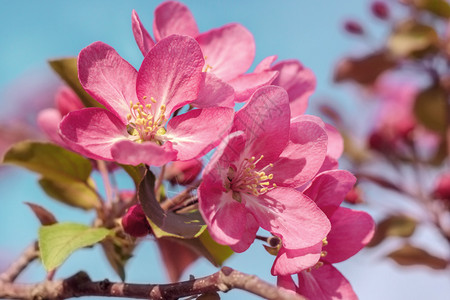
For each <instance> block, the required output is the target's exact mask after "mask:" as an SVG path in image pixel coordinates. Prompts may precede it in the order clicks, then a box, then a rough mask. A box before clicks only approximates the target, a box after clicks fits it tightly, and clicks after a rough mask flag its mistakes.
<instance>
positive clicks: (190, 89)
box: [137, 35, 204, 116]
mask: <svg viewBox="0 0 450 300" xmlns="http://www.w3.org/2000/svg"><path fill="white" fill-rule="evenodd" d="M203 64H204V59H203V55H202V51H201V50H200V47H199V45H198V44H197V42H196V41H195V40H194V39H192V38H190V37H188V36H180V35H171V36H169V37H167V38H165V39H163V40H161V41H159V42H158V43H157V44H156V45H155V46H154V47H153V48H152V49H151V50H150V51H149V52H148V54H147V55H146V56H145V58H144V61H143V62H142V65H141V68H140V69H139V73H138V77H137V96H138V98H139V101H141V103H143V104H151V105H152V108H151V111H152V113H153V115H154V116H159V115H160V109H161V105H165V106H166V112H167V113H168V114H166V116H168V115H170V114H172V112H173V111H174V110H175V109H177V108H180V107H182V106H183V105H185V104H188V103H189V102H192V101H193V100H195V99H196V98H197V95H198V91H199V88H200V85H201V83H202V80H203V76H202V67H203ZM151 97H153V98H154V99H155V100H156V103H152V102H151V101H150V99H151Z"/></svg>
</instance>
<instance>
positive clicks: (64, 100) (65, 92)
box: [55, 86, 84, 116]
mask: <svg viewBox="0 0 450 300" xmlns="http://www.w3.org/2000/svg"><path fill="white" fill-rule="evenodd" d="M55 101H56V107H57V108H58V110H59V112H60V113H61V116H65V115H67V114H68V113H70V112H71V111H74V110H78V109H82V108H84V105H83V103H82V102H81V100H80V98H78V96H77V94H75V92H74V91H73V90H72V89H71V88H69V87H67V86H62V87H61V88H60V89H59V90H58V93H57V94H56V96H55Z"/></svg>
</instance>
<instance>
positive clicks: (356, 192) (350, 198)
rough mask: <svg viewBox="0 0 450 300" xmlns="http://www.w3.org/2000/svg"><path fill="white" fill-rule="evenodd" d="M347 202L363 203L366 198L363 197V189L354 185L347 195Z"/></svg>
mask: <svg viewBox="0 0 450 300" xmlns="http://www.w3.org/2000/svg"><path fill="white" fill-rule="evenodd" d="M344 201H345V202H347V203H350V204H360V203H363V202H364V200H363V199H362V197H361V190H360V189H359V188H357V187H353V188H352V189H351V190H350V191H349V192H348V193H347V195H345V199H344Z"/></svg>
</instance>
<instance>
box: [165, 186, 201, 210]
mask: <svg viewBox="0 0 450 300" xmlns="http://www.w3.org/2000/svg"><path fill="white" fill-rule="evenodd" d="M200 183H201V181H200V180H199V181H196V182H194V183H193V184H192V185H191V186H190V187H188V188H186V189H185V190H184V191H182V192H181V193H179V194H178V195H176V196H175V197H173V198H170V199H166V200H165V201H164V202H162V203H161V208H162V209H163V210H170V209H172V208H173V207H176V206H177V205H180V204H181V203H183V202H184V201H185V200H186V199H188V198H190V197H191V192H192V191H193V190H195V189H196V188H197V187H198V186H199V185H200Z"/></svg>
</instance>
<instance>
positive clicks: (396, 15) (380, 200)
mask: <svg viewBox="0 0 450 300" xmlns="http://www.w3.org/2000/svg"><path fill="white" fill-rule="evenodd" d="M161 2H162V1H145V2H144V1H127V2H123V1H113V0H111V1H76V2H75V1H73V2H69V1H45V2H42V1H40V2H37V1H36V2H29V1H20V0H19V1H1V2H0V3H1V4H2V9H1V11H0V20H1V21H0V22H1V25H2V26H0V70H1V72H0V101H1V107H2V109H0V126H1V127H0V133H1V140H0V151H1V153H2V154H3V152H4V151H5V149H6V147H8V145H9V144H10V143H11V142H13V141H17V140H21V139H23V138H27V137H30V138H37V139H43V135H42V133H40V132H39V130H38V128H37V127H36V114H37V112H38V111H39V110H41V109H43V108H45V107H50V106H53V105H54V104H53V102H54V94H55V92H56V89H57V87H58V86H60V85H61V84H62V83H61V81H60V80H59V79H58V77H57V76H56V75H55V74H54V73H53V71H52V70H51V69H50V67H49V66H48V64H47V60H48V59H52V58H59V57H70V56H76V55H77V54H78V52H79V51H80V50H81V49H82V48H84V47H86V46H87V45H89V44H90V43H92V42H95V41H103V42H105V43H107V44H109V45H111V46H112V47H114V48H115V49H116V50H117V52H118V53H119V54H120V55H121V56H122V57H124V58H125V59H127V60H128V61H129V62H130V63H131V64H133V65H134V66H135V67H136V68H138V66H139V64H140V62H141V60H142V54H141V53H140V51H139V49H138V47H137V46H136V44H135V41H134V38H133V35H132V31H131V11H132V9H135V10H136V11H137V12H138V13H139V16H140V18H141V21H142V22H143V23H144V25H145V26H146V27H147V29H148V30H149V31H151V26H152V22H153V11H154V9H155V7H156V6H157V5H158V4H159V3H161ZM182 2H183V3H185V4H186V5H187V6H188V7H189V8H190V10H191V11H192V13H193V15H194V16H195V18H196V20H197V23H198V26H199V29H200V31H201V32H203V31H206V30H209V29H211V28H215V27H220V26H222V25H224V24H227V23H231V22H238V23H241V24H243V25H244V26H245V27H247V28H248V29H249V30H250V31H251V32H252V33H253V35H254V38H255V41H256V58H255V63H254V66H255V65H256V64H257V63H259V62H260V61H261V60H262V59H263V58H265V57H267V56H269V55H274V54H276V55H278V58H279V60H282V59H288V58H295V59H298V60H300V61H301V62H302V63H303V64H304V65H305V66H307V67H308V68H310V69H312V70H313V72H314V73H315V75H316V77H317V89H316V92H315V93H314V95H313V96H312V97H311V99H310V108H309V110H308V113H313V114H320V115H321V116H323V117H325V118H327V120H328V121H329V122H334V124H335V125H336V126H337V127H338V128H339V129H341V130H344V131H345V133H346V137H347V140H351V143H352V145H353V146H352V147H353V148H352V149H353V150H352V151H353V152H351V151H350V153H349V154H348V155H347V156H348V158H344V159H343V160H342V162H341V168H348V169H350V170H352V171H353V172H358V173H359V174H361V177H359V178H360V181H361V182H360V184H359V188H360V190H362V191H363V192H361V194H360V195H359V197H361V198H362V199H364V200H365V203H363V204H358V206H357V209H362V210H366V211H369V212H370V213H372V214H373V216H374V218H375V219H376V220H377V221H382V220H384V219H386V216H387V215H389V214H390V213H393V212H398V211H407V212H408V216H411V215H412V216H413V218H414V219H415V220H420V222H419V221H417V222H416V221H413V223H421V224H422V223H423V224H422V225H423V226H422V225H421V226H416V227H417V228H415V232H414V235H413V236H412V233H411V234H405V235H404V236H403V237H402V235H399V236H398V237H393V238H389V239H387V240H386V241H384V242H383V243H382V244H380V245H378V246H377V247H373V248H369V249H365V250H363V251H361V252H360V253H359V254H357V255H356V256H355V257H353V258H351V259H350V260H348V261H346V262H344V263H340V264H338V265H337V267H338V269H339V270H340V271H341V272H342V273H343V274H344V275H345V276H346V277H347V278H348V279H349V281H350V282H351V284H352V285H353V288H354V290H355V291H356V293H357V295H359V297H360V299H449V295H450V284H449V283H450V276H449V275H450V274H449V270H448V268H446V266H444V267H439V266H440V265H439V264H438V267H435V268H430V267H429V264H428V266H427V263H423V262H422V263H420V262H419V263H411V264H412V266H399V265H398V264H397V263H396V262H395V261H394V260H393V259H388V258H387V257H386V256H387V255H388V254H389V253H391V252H392V251H395V250H396V249H398V248H399V247H402V245H403V244H404V243H405V236H406V238H407V239H408V242H409V241H411V242H412V243H413V244H414V245H416V246H417V247H418V248H420V249H424V250H426V251H427V253H428V254H430V256H433V257H438V258H440V259H442V260H444V261H445V260H448V258H449V257H450V247H449V243H448V240H447V239H446V238H445V235H444V234H442V231H440V229H439V228H438V227H436V226H435V223H433V222H431V221H430V222H427V221H426V220H427V219H426V218H425V219H421V216H423V214H422V211H421V209H422V206H420V205H415V204H412V203H411V201H409V200H408V199H410V198H411V197H409V196H410V195H409V196H408V195H406V194H405V193H403V192H402V191H400V192H398V191H394V193H392V192H390V191H389V190H391V191H392V190H395V188H396V186H395V185H394V187H391V188H389V186H388V185H389V184H390V183H392V182H387V181H386V182H387V183H386V182H381V184H380V182H379V181H380V179H379V178H375V179H374V178H373V177H374V174H378V175H379V174H382V175H383V176H384V177H386V178H395V176H398V172H397V171H396V169H395V168H394V167H393V165H394V164H395V163H393V162H392V160H389V159H392V157H391V158H389V159H384V158H383V159H381V160H380V161H382V163H380V164H378V165H377V166H373V164H366V165H363V166H362V167H361V164H355V157H354V156H352V155H354V154H355V153H358V151H363V150H364V147H365V146H364V145H365V143H366V141H365V140H364V138H365V136H366V135H367V134H368V133H369V132H370V130H371V127H373V123H376V122H378V121H377V120H378V119H377V118H379V113H375V112H377V111H379V108H378V107H377V105H376V104H375V103H374V102H373V101H372V102H371V101H367V98H371V97H374V96H373V95H374V92H373V91H374V89H371V88H366V87H365V88H362V87H361V84H360V82H358V79H356V80H354V78H355V77H358V76H357V75H355V74H350V75H348V72H347V73H345V68H344V70H343V69H342V61H343V58H344V57H347V56H351V57H364V56H365V55H367V54H369V53H372V52H374V51H375V50H376V49H379V48H382V47H383V43H384V40H385V37H386V36H387V35H388V34H389V33H390V32H391V30H392V28H393V25H392V24H394V23H395V22H396V21H395V20H400V19H402V18H405V16H407V15H408V14H410V13H411V12H410V11H409V10H407V9H405V8H404V7H402V6H401V5H398V4H397V3H396V2H397V1H388V2H387V3H388V4H389V5H390V17H389V20H383V19H382V18H380V17H376V15H374V13H373V12H371V7H370V6H371V3H372V2H370V1H366V0H364V1H362V0H347V1H327V2H325V1H315V2H314V1H296V0H291V1H283V2H274V1H269V0H248V1H245V2H244V1H219V0H209V1H182ZM391 4H392V5H391ZM358 26H361V28H359V27H358ZM441 31H442V30H441ZM439 33H440V34H441V33H442V32H439ZM338 62H340V64H339V66H341V68H340V69H339V68H338V69H336V66H337V65H338ZM347 63H348V61H347ZM379 63H381V62H379V61H376V62H375V64H368V65H366V66H365V67H364V68H365V69H364V68H363V71H361V72H362V73H363V74H366V72H367V73H370V72H372V71H373V69H375V68H376V67H377V66H379ZM254 66H253V67H254ZM347 66H348V64H347ZM433 67H434V65H431V66H430V67H429V68H433ZM437 68H438V69H439V67H437ZM386 69H387V68H386ZM339 72H340V73H339ZM409 72H411V74H414V72H415V71H414V69H412V70H410V71H409ZM350 73H351V72H350ZM416 73H417V71H416ZM405 74H406V75H405ZM411 74H408V73H402V76H401V77H402V78H401V79H399V80H400V82H401V83H398V84H397V83H396V82H397V81H395V80H391V79H387V81H388V85H389V83H392V82H394V86H393V90H396V89H397V88H398V87H399V86H400V85H401V84H403V83H404V81H407V82H409V83H411V82H412V83H417V84H416V86H418V87H420V88H425V87H427V86H428V85H427V84H428V79H427V78H424V77H426V76H414V79H411V80H409V79H408V78H412V77H413V76H412V75H411ZM336 76H337V77H339V76H341V79H342V78H344V79H342V80H338V81H341V82H344V81H346V80H345V79H348V78H350V79H352V78H351V77H352V76H353V77H354V78H353V81H354V82H353V83H346V84H342V83H339V84H337V83H336V82H335V80H334V79H336ZM345 76H347V77H345ZM408 76H409V77H408ZM438 76H439V75H438ZM405 78H406V79H405ZM347 81H352V80H347ZM355 82H356V84H355ZM385 90H386V89H385ZM358 99H366V100H364V101H359V100H358ZM387 109H388V111H390V112H397V111H398V110H397V108H396V107H389V108H387ZM377 114H378V115H377ZM341 119H342V120H341ZM371 124H372V125H371ZM430 139H431V140H433V138H430ZM363 144H364V145H363ZM369 144H370V143H369ZM369 146H371V147H369V148H371V151H375V152H376V151H378V154H375V156H377V155H378V156H380V155H383V154H382V153H385V152H386V151H385V150H386V149H384V148H383V149H375V148H376V147H374V146H373V145H372V144H370V145H369ZM355 149H356V150H355ZM361 149H363V150H361ZM347 150H348V147H347ZM423 151H425V152H426V151H427V150H423ZM380 153H381V154H380ZM394 161H396V162H397V163H398V161H399V159H398V157H395V158H394ZM400 164H401V163H400ZM399 168H400V169H402V171H401V172H402V173H401V174H402V176H401V177H400V179H401V180H400V181H401V183H402V186H407V187H408V186H410V187H411V186H412V187H414V186H415V185H416V183H417V182H416V181H415V180H416V179H415V174H416V173H417V172H416V171H414V170H415V169H414V167H413V166H406V167H405V166H404V165H401V166H400V167H399ZM367 170H371V172H372V173H370V172H367ZM444 171H445V167H444V165H443V163H442V161H441V163H440V164H438V165H437V166H436V167H434V169H433V170H429V171H426V172H425V174H424V175H423V177H422V179H421V183H422V184H423V186H424V188H425V189H428V190H432V189H433V186H434V184H435V182H436V180H437V178H438V177H439V174H441V173H443V172H444ZM118 176H119V179H120V182H121V187H123V188H132V186H133V184H132V182H131V180H129V179H128V178H127V176H126V175H125V174H120V173H119V175H118ZM370 176H372V177H370ZM363 177H364V178H365V179H366V181H362V180H361V179H363ZM384 177H383V178H384ZM377 179H378V184H373V182H374V181H376V180H377ZM397 187H398V186H397ZM386 190H388V191H386ZM0 201H1V208H0V220H2V223H1V225H0V270H1V269H2V268H5V267H6V266H7V265H8V262H10V261H11V260H13V259H14V258H15V257H17V256H18V255H19V254H20V253H21V251H22V250H23V249H24V248H25V247H26V246H27V245H29V244H30V243H32V242H33V241H34V240H35V239H36V237H37V230H38V228H39V223H38V221H37V219H36V218H35V217H34V215H33V214H32V212H31V211H30V209H29V208H28V207H27V206H26V205H24V203H23V202H25V201H26V202H33V203H37V204H40V205H42V206H44V207H46V208H47V209H49V210H50V211H51V212H53V213H54V214H55V215H56V217H57V218H58V220H59V221H75V222H81V223H85V224H89V223H90V222H91V220H92V218H93V217H94V215H93V214H91V215H89V214H86V213H85V212H83V211H81V210H80V211H78V210H76V209H72V208H70V207H67V206H64V205H63V204H60V203H59V202H55V201H52V200H51V199H50V198H49V197H48V196H46V195H45V193H44V192H43V191H42V190H41V189H40V187H39V185H38V183H37V176H36V175H35V174H32V173H29V172H27V171H25V170H23V169H19V168H17V167H10V166H7V167H2V169H1V170H0ZM445 207H446V206H445ZM444 218H447V220H448V214H447V215H446V216H444ZM423 220H424V221H423ZM403 221H404V220H403ZM422 221H423V222H422ZM406 223H408V222H406ZM449 223H450V222H449ZM408 224H409V225H411V222H409V223H408ZM385 235H386V234H385ZM387 235H389V234H387ZM391 235H394V236H395V235H396V234H391ZM146 239H147V240H146V241H145V242H144V243H141V244H140V245H139V247H138V249H137V251H136V252H135V255H134V257H133V258H132V259H130V261H129V262H128V265H127V268H126V275H127V281H129V282H135V283H163V282H167V276H166V273H165V270H164V268H163V266H162V263H161V261H160V256H159V255H160V254H159V252H158V251H157V247H156V244H155V243H154V241H152V239H151V238H150V237H148V238H146ZM417 261H420V258H419V259H418V260H417ZM272 263H273V257H272V256H270V255H269V254H268V253H267V252H266V251H265V250H264V249H263V247H262V246H261V244H257V243H255V244H254V245H253V246H252V247H251V248H250V250H249V251H247V252H245V253H242V254H236V255H233V256H232V257H231V258H230V259H229V260H228V261H226V263H225V265H228V266H230V267H233V268H236V269H238V270H240V271H242V272H246V273H251V274H256V275H258V276H259V277H261V278H263V279H264V280H267V281H269V282H272V283H275V278H274V277H273V276H271V275H270V268H271V266H272ZM441 265H442V264H441ZM434 266H436V265H434ZM78 270H85V271H87V272H88V273H89V274H90V276H91V277H92V278H93V279H95V280H101V279H103V278H109V279H110V280H111V281H116V280H119V278H118V276H117V275H115V273H114V272H113V270H112V268H111V267H110V266H109V265H108V263H107V261H106V259H105V258H104V256H103V254H102V252H101V249H100V248H99V247H98V246H96V247H94V248H92V249H82V250H79V251H77V252H76V253H75V254H73V255H72V256H71V257H70V258H69V259H68V260H67V261H66V262H65V263H64V264H63V265H62V267H61V268H60V269H59V270H58V272H57V273H56V277H58V278H59V277H67V276H69V275H72V274H74V273H75V272H77V271H78ZM216 270H217V269H216V268H215V267H213V266H212V265H211V264H210V263H209V262H208V261H206V260H199V261H197V262H196V263H194V265H192V266H191V267H189V268H188V269H187V270H186V271H185V273H184V275H183V277H182V279H183V280H184V279H188V278H189V274H192V275H194V276H195V277H201V276H205V275H209V274H211V273H213V272H215V271H216ZM44 277H45V272H44V270H43V267H42V266H41V265H40V263H38V262H34V263H33V264H32V265H31V266H30V268H29V269H28V270H27V271H26V272H25V273H24V274H22V276H21V277H20V280H21V281H24V282H33V281H40V280H42V279H43V278H44ZM222 298H223V299H253V298H252V296H250V295H248V294H246V293H243V292H239V291H235V290H233V291H231V292H229V293H228V294H225V295H223V297H222Z"/></svg>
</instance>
